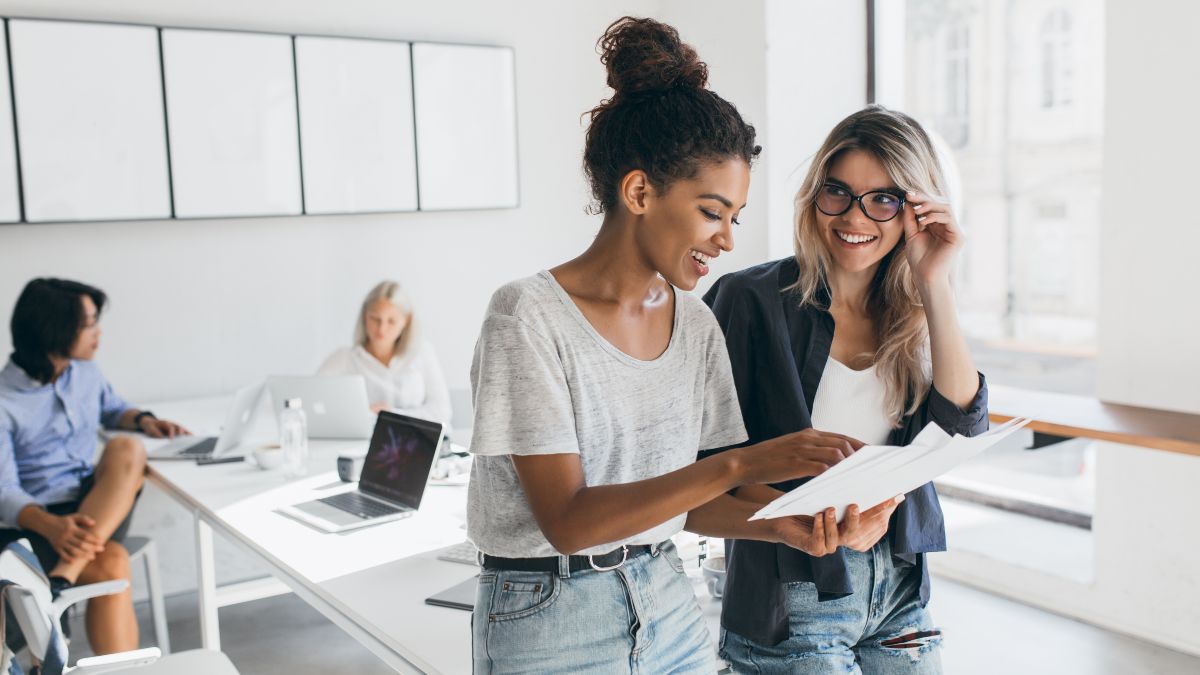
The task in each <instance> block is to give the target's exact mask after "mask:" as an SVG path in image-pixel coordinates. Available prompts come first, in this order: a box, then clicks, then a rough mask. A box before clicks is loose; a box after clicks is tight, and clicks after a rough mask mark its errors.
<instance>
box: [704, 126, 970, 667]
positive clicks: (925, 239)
mask: <svg viewBox="0 0 1200 675" xmlns="http://www.w3.org/2000/svg"><path fill="white" fill-rule="evenodd" d="M944 186H945V180H944V178H943V175H942V172H941V169H940V167H939V165H938V161H937V158H936V155H935V152H934V148H933V145H932V144H931V142H930V139H929V137H928V135H927V134H926V133H925V131H924V130H923V129H922V128H921V126H920V125H919V124H917V122H916V121H914V120H913V119H912V118H910V117H908V116H907V115H904V114H902V113H898V112H894V111H891V110H887V109H885V108H882V107H878V106H872V107H869V108H867V109H865V110H862V111H860V112H857V113H855V114H853V115H851V116H850V117H848V118H846V119H845V120H843V121H842V122H841V123H840V124H838V125H837V127H835V128H834V129H833V131H832V132H831V133H830V134H829V137H828V138H827V139H826V140H825V143H824V145H823V146H822V147H821V149H820V150H819V151H818V152H817V154H816V155H815V156H814V158H813V162H812V165H811V166H810V168H809V170H808V173H807V175H806V177H805V179H804V182H803V184H802V185H801V187H800V191H799V193H798V194H797V196H796V231H795V249H796V251H795V256H793V257H789V258H786V259H784V260H779V261H775V262H771V263H766V264H763V265H759V266H757V267H752V268H750V269H747V270H743V271H741V272H737V273H735V274H731V275H728V276H726V277H724V278H722V279H721V280H719V281H718V282H717V284H715V285H714V286H713V288H712V289H711V290H710V291H709V293H708V294H707V295H706V296H705V301H706V302H708V304H709V305H710V306H711V307H712V308H713V312H714V313H715V314H716V316H717V320H718V322H719V323H720V324H721V327H722V329H723V330H724V332H725V336H726V342H727V345H728V347H729V353H730V361H731V363H732V366H733V373H734V380H735V381H736V382H737V389H738V400H739V402H740V405H741V409H742V414H743V418H744V420H745V424H746V429H747V432H748V434H749V436H750V439H749V442H750V443H760V442H763V441H766V440H768V439H771V438H775V437H777V436H780V435H783V434H786V433H790V432H795V431H798V430H801V429H806V428H815V429H819V430H821V431H823V432H834V433H839V434H843V435H845V436H849V437H851V438H853V439H856V441H857V442H860V443H867V444H887V445H906V444H907V443H908V442H910V441H911V440H912V439H913V437H914V436H916V434H917V433H918V432H919V431H920V430H921V429H922V428H923V427H924V426H925V425H926V424H927V423H928V422H931V421H932V422H936V423H937V424H938V425H939V426H941V427H942V428H943V429H945V430H946V431H947V432H951V433H960V434H963V435H967V436H970V435H973V434H977V433H980V432H982V431H984V430H985V429H987V424H988V418H987V387H986V385H985V382H984V378H983V376H982V375H980V374H979V373H978V372H976V370H975V365H974V364H973V362H972V360H971V355H970V354H969V353H968V351H967V344H966V341H965V340H964V339H963V334H962V331H961V330H960V329H959V325H958V318H957V316H956V313H955V308H954V296H953V292H952V291H951V285H950V274H951V267H952V262H953V259H954V257H955V255H956V254H957V253H958V250H959V249H960V248H961V246H962V238H963V235H962V231H961V230H960V229H959V226H958V222H957V220H956V219H955V216H954V213H953V210H952V209H951V207H950V204H949V202H948V201H947V199H946V197H945V189H944ZM855 445H856V446H858V443H856V444H855ZM805 480H807V479H804V478H801V479H797V480H792V481H785V482H781V483H775V484H771V485H753V486H743V487H741V488H739V489H738V490H737V492H736V496H737V497H739V498H741V499H744V500H750V501H754V502H758V503H762V504H765V503H767V502H770V501H771V500H773V499H775V498H776V497H778V496H779V495H780V494H782V493H783V492H786V491H788V490H791V489H793V488H795V487H796V486H798V485H800V484H802V483H803V482H805ZM861 506H863V507H870V508H867V509H866V510H865V511H862V512H861V513H860V512H859V509H858V508H857V507H851V508H850V509H849V510H848V513H847V515H846V517H845V519H844V521H843V522H842V523H839V525H838V538H837V539H838V543H839V547H838V548H837V549H836V550H834V551H833V552H832V553H830V554H828V555H824V556H820V557H817V556H814V555H810V554H809V553H805V552H804V551H801V550H798V549H795V548H792V547H789V546H786V545H784V544H776V543H769V542H763V541H752V540H750V539H749V538H746V539H737V540H735V541H733V542H731V543H730V551H729V560H728V575H729V576H728V579H727V584H726V591H725V599H724V606H723V611H722V616H721V623H722V627H723V630H722V636H723V637H722V641H721V642H722V655H723V656H724V657H725V658H726V659H727V660H728V661H729V662H730V663H731V664H732V665H733V667H734V669H735V670H736V671H737V672H752V673H793V674H795V673H800V674H804V673H827V672H838V673H868V674H871V673H878V674H883V673H888V674H891V673H939V672H941V661H940V651H939V650H940V643H941V632H940V631H939V630H938V629H937V628H935V627H934V625H933V623H932V621H931V619H930V616H929V613H928V612H927V611H926V609H925V604H926V602H927V601H928V599H929V572H928V569H927V568H926V565H925V554H926V553H928V552H931V551H941V550H945V547H946V535H945V530H944V528H943V526H942V512H941V508H940V507H939V505H938V498H937V494H936V493H935V492H934V489H933V485H932V484H926V485H924V486H922V487H920V488H918V489H916V490H914V491H912V492H910V493H908V494H907V495H900V496H897V497H896V498H895V499H890V500H888V501H887V502H885V503H883V504H879V505H872V504H864V505H861Z"/></svg>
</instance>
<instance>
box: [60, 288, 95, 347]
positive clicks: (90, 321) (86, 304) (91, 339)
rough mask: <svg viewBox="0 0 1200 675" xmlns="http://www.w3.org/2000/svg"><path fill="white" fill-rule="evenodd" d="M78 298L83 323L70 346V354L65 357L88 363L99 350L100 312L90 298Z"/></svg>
mask: <svg viewBox="0 0 1200 675" xmlns="http://www.w3.org/2000/svg"><path fill="white" fill-rule="evenodd" d="M79 297H80V302H81V303H82V305H83V323H82V325H80V327H79V335H78V336H76V338H75V343H74V344H72V345H71V353H70V354H67V356H68V358H72V359H76V360H79V361H90V360H92V359H93V358H95V357H96V350H97V349H99V348H100V312H99V310H97V309H96V303H95V302H93V301H92V298H91V297H90V296H87V295H81V296H79Z"/></svg>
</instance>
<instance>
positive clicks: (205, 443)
mask: <svg viewBox="0 0 1200 675" xmlns="http://www.w3.org/2000/svg"><path fill="white" fill-rule="evenodd" d="M216 448H217V438H216V436H213V437H211V438H206V439H204V440H202V441H200V442H199V443H196V444H195V445H189V446H188V447H186V448H184V449H182V450H180V451H179V452H178V453H176V454H178V455H179V456H180V457H206V456H208V455H211V454H213V450H215V449H216Z"/></svg>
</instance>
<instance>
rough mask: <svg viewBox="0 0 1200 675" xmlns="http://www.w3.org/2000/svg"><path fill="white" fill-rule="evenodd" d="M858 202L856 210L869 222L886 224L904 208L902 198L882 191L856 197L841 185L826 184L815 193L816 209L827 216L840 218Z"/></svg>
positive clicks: (865, 193)
mask: <svg viewBox="0 0 1200 675" xmlns="http://www.w3.org/2000/svg"><path fill="white" fill-rule="evenodd" d="M854 202H858V208H860V209H862V212H863V213H864V214H865V215H866V216H867V217H868V218H870V219H871V220H873V221H875V222H877V223H886V222H887V221H889V220H891V219H892V218H895V217H896V216H897V215H898V214H899V213H900V209H901V208H902V207H903V206H904V197H903V196H901V195H897V194H895V193H892V192H886V191H884V190H875V191H873V192H864V193H862V194H861V195H856V194H854V193H852V192H850V191H849V190H847V189H846V188H844V187H842V186H841V185H837V184H835V183H826V184H824V185H822V186H821V191H820V192H818V193H817V209H818V210H819V211H820V212H821V213H824V214H825V215H827V216H840V215H842V214H843V213H845V212H847V211H849V210H850V207H851V206H853V205H854Z"/></svg>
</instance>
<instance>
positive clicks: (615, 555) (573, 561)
mask: <svg viewBox="0 0 1200 675" xmlns="http://www.w3.org/2000/svg"><path fill="white" fill-rule="evenodd" d="M658 548H660V546H651V545H649V544H640V545H637V546H622V547H621V548H618V549H616V550H614V551H609V552H608V553H603V554H600V555H572V556H567V559H568V569H569V570H570V571H572V572H581V571H583V570H599V571H601V572H604V571H606V570H612V569H616V568H618V567H620V566H621V565H622V564H624V563H625V561H626V560H632V559H634V558H636V557H637V556H639V555H643V554H646V553H650V552H651V551H653V550H655V549H658ZM559 558H560V556H550V557H547V558H497V557H496V556H492V555H487V554H484V555H483V568H484V569H485V570H510V571H514V572H557V571H558V561H559Z"/></svg>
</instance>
